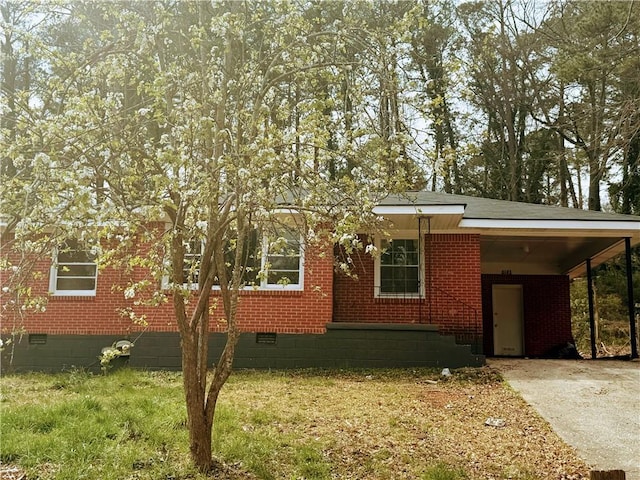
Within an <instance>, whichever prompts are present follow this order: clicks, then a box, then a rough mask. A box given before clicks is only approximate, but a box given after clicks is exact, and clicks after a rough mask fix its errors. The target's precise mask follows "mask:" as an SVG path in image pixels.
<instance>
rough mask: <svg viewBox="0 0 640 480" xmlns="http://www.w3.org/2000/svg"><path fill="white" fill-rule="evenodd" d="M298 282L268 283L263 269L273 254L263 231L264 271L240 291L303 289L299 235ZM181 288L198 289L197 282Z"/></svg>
mask: <svg viewBox="0 0 640 480" xmlns="http://www.w3.org/2000/svg"><path fill="white" fill-rule="evenodd" d="M298 247H299V250H298V256H297V257H298V270H297V271H298V283H288V284H278V283H269V270H267V269H265V267H266V265H267V263H268V261H269V256H274V255H273V254H270V253H269V237H268V235H267V234H266V233H265V234H263V235H262V242H261V247H260V270H262V271H264V276H263V278H261V279H260V283H256V284H255V285H245V286H244V287H242V288H241V289H240V291H273V290H276V291H283V290H284V291H287V290H288V291H301V290H304V266H305V256H304V252H305V246H304V239H303V236H302V235H300V237H299V241H298ZM203 248H204V240H203ZM163 283H164V287H165V288H168V286H169V283H170V281H169V277H168V276H165V277H164V279H163ZM182 287H183V288H188V289H191V290H197V289H198V283H197V282H192V283H187V282H185V283H183V284H182ZM211 289H212V290H214V291H218V290H220V286H219V285H213V286H212V287H211Z"/></svg>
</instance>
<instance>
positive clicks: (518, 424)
mask: <svg viewBox="0 0 640 480" xmlns="http://www.w3.org/2000/svg"><path fill="white" fill-rule="evenodd" d="M433 375H434V374H433V373H432V374H431V376H428V375H426V374H425V375H423V374H420V373H418V374H415V375H413V374H411V373H410V371H398V372H396V373H391V372H388V371H385V372H380V373H378V374H376V373H375V372H374V373H370V372H369V373H367V374H364V373H363V374H362V375H358V374H354V373H348V374H345V375H335V374H334V375H327V376H326V377H325V378H322V377H318V379H317V381H315V382H308V381H307V382H300V381H296V376H295V375H290V376H285V377H284V379H283V380H282V381H279V382H268V383H266V382H265V385H264V387H265V388H264V389H263V388H262V387H261V386H258V388H257V389H256V390H255V391H254V392H253V394H252V396H251V399H245V400H243V402H247V403H246V407H247V408H248V409H252V410H254V411H255V410H260V409H264V410H267V411H276V412H278V414H277V421H275V422H273V423H271V424H268V425H260V426H257V427H256V428H273V429H276V430H277V431H278V433H279V434H282V433H285V434H290V435H292V436H294V437H295V438H297V439H298V440H299V441H300V442H301V443H307V442H308V443H315V444H317V445H319V446H320V448H322V452H323V455H324V457H325V458H326V459H327V461H328V462H329V463H330V464H331V472H332V477H333V478H339V479H385V478H389V479H403V478H404V479H415V478H420V477H421V475H423V473H424V471H425V470H426V469H427V468H428V467H429V466H432V465H435V464H445V465H450V466H451V467H454V468H461V469H462V470H463V471H464V472H466V475H467V476H468V478H470V479H478V480H480V479H482V480H491V479H557V480H578V479H584V478H588V467H587V466H586V465H585V463H584V462H583V461H582V460H580V459H579V458H578V457H577V455H576V453H575V451H574V450H573V449H572V448H570V447H569V446H567V445H566V444H565V443H564V442H563V441H562V440H561V439H560V438H559V437H558V436H557V435H556V434H555V433H554V432H553V430H552V429H551V427H550V426H549V424H548V423H547V422H546V421H544V420H543V419H542V418H541V417H540V416H539V415H538V414H537V413H536V412H535V411H534V410H533V409H532V408H531V407H530V406H529V405H528V404H527V403H526V402H525V401H524V400H522V398H521V397H520V396H519V395H518V394H517V393H516V392H514V391H513V390H512V389H511V388H510V387H509V386H508V385H506V384H505V383H503V382H502V380H501V378H500V377H499V375H498V374H497V373H496V372H494V371H492V370H491V369H490V368H489V367H484V368H483V369H469V370H459V371H456V372H454V375H452V376H451V377H449V378H438V376H437V375H435V377H434V376H433ZM434 378H435V379H437V382H434ZM237 387H238V384H237V383H235V385H231V386H230V389H232V390H233V389H234V388H237ZM227 394H228V398H234V403H235V405H236V407H239V406H240V405H238V399H237V398H236V397H234V396H233V394H232V393H229V392H227ZM489 418H492V419H500V420H502V421H503V422H502V423H501V422H499V424H500V426H499V427H495V426H491V425H487V424H486V423H487V419H489Z"/></svg>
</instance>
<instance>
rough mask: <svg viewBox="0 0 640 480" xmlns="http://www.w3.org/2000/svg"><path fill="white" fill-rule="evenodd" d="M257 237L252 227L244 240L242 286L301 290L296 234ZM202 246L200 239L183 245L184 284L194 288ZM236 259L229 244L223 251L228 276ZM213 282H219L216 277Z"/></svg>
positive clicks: (233, 247)
mask: <svg viewBox="0 0 640 480" xmlns="http://www.w3.org/2000/svg"><path fill="white" fill-rule="evenodd" d="M259 238H260V235H259V233H258V231H257V230H252V231H251V232H250V233H249V235H248V237H247V238H246V239H245V242H244V247H243V252H242V258H243V265H244V267H245V269H244V272H243V284H244V285H245V287H246V288H271V289H273V288H284V289H292V290H295V289H301V288H302V279H303V273H302V268H303V267H302V265H303V261H302V258H303V257H302V242H301V241H300V237H299V235H298V234H297V233H295V232H293V231H287V230H280V231H278V232H277V236H276V237H275V238H269V237H268V236H267V235H263V236H262V242H260V241H259ZM202 249H203V243H202V242H201V241H197V242H190V243H189V244H188V245H186V253H185V259H184V267H183V275H182V276H183V279H184V283H185V284H189V285H192V286H194V287H195V286H196V285H197V283H198V276H199V272H200V261H201V259H202ZM235 258H236V248H235V246H234V245H232V244H230V245H228V246H227V248H226V250H225V262H226V266H227V276H228V277H230V276H231V271H232V269H233V265H234V262H235ZM215 285H218V280H217V279H216V281H215V283H214V286H215Z"/></svg>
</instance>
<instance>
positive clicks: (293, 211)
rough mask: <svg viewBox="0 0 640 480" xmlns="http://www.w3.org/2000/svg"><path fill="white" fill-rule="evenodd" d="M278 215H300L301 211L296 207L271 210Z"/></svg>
mask: <svg viewBox="0 0 640 480" xmlns="http://www.w3.org/2000/svg"><path fill="white" fill-rule="evenodd" d="M271 212H272V213H274V214H276V215H298V214H300V211H299V210H298V209H296V208H276V209H274V210H271Z"/></svg>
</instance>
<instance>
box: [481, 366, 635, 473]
mask: <svg viewBox="0 0 640 480" xmlns="http://www.w3.org/2000/svg"><path fill="white" fill-rule="evenodd" d="M487 363H488V364H489V365H490V366H491V367H493V368H495V369H497V370H498V371H499V372H500V373H502V375H503V377H504V378H505V380H506V381H507V382H508V383H509V385H511V387H513V388H514V389H515V390H516V391H518V392H519V393H520V394H521V395H522V397H523V398H524V399H525V401H527V402H528V403H529V404H530V405H531V406H532V407H533V408H535V409H536V410H537V411H538V413H540V415H541V416H542V417H543V418H544V419H545V420H547V421H548V422H549V424H550V425H551V427H552V428H553V429H554V431H555V432H556V433H557V434H558V435H559V436H560V437H561V438H562V439H563V440H564V441H565V442H567V443H568V444H569V445H571V446H572V447H574V448H575V449H576V451H577V453H578V455H580V457H582V459H583V460H584V461H585V462H587V463H588V464H589V465H591V466H592V468H593V469H594V470H614V469H622V470H624V471H625V472H626V479H627V480H640V363H639V362H637V361H633V362H628V361H627V362H625V361H617V360H530V359H504V358H500V359H496V358H494V359H488V360H487Z"/></svg>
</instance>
